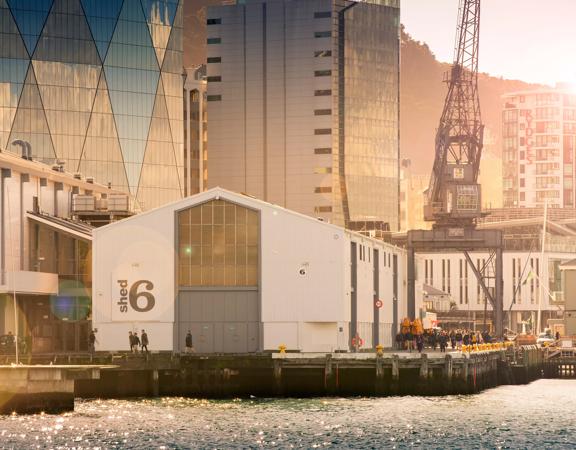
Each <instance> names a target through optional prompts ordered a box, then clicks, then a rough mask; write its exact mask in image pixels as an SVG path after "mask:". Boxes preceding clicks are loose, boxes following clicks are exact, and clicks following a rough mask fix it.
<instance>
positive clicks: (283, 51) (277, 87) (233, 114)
mask: <svg viewBox="0 0 576 450" xmlns="http://www.w3.org/2000/svg"><path fill="white" fill-rule="evenodd" d="M399 16H400V2H399V1H398V0H367V1H363V2H356V1H347V0H246V1H242V2H237V4H236V5H227V6H213V7H209V8H208V13H207V81H208V96H207V108H208V115H209V117H210V128H209V130H208V139H209V141H210V150H209V152H208V160H209V170H208V187H215V186H222V187H225V188H227V189H230V190H233V191H235V192H245V193H248V194H250V195H254V196H256V197H258V198H261V199H263V200H265V201H269V202H272V203H276V204H278V205H282V206H283V207H286V208H289V209H291V210H294V211H298V212H300V213H303V214H306V215H309V216H312V217H321V218H323V219H324V220H325V221H329V222H331V223H335V224H337V225H340V226H345V227H346V228H348V229H356V230H364V229H391V230H394V231H396V230H398V227H399V208H398V197H399V55H400V51H399V50H400V39H399V30H400V28H399V27H400V18H399Z"/></svg>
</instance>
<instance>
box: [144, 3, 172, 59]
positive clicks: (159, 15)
mask: <svg viewBox="0 0 576 450" xmlns="http://www.w3.org/2000/svg"><path fill="white" fill-rule="evenodd" d="M141 1H142V8H143V9H144V14H146V21H147V22H148V26H149V28H150V35H151V36H152V42H153V44H154V49H155V50H156V56H157V58H158V64H159V65H162V61H163V60H164V52H165V51H166V46H167V45H168V39H169V38H170V31H171V29H172V24H173V23H174V16H175V15H176V10H177V8H178V3H177V2H174V1H170V0H141Z"/></svg>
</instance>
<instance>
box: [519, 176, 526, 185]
mask: <svg viewBox="0 0 576 450" xmlns="http://www.w3.org/2000/svg"><path fill="white" fill-rule="evenodd" d="M520 187H526V179H525V178H520Z"/></svg>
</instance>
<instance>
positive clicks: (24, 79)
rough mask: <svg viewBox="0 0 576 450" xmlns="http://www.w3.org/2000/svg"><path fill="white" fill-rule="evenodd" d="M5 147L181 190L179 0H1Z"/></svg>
mask: <svg viewBox="0 0 576 450" xmlns="http://www.w3.org/2000/svg"><path fill="white" fill-rule="evenodd" d="M0 33H2V39H1V45H0V119H1V120H0V149H1V150H2V151H4V150H6V151H16V149H17V147H15V146H13V145H12V142H13V141H14V140H24V141H27V142H29V143H30V144H31V146H32V157H33V158H34V159H36V160H40V161H42V162H45V163H48V164H53V163H55V162H59V163H60V164H64V165H65V168H66V170H67V171H69V172H80V173H82V174H83V175H85V176H90V177H93V178H94V179H95V180H96V181H97V182H100V183H103V184H105V185H106V184H110V185H111V186H112V187H113V188H116V189H120V190H122V191H125V192H128V193H130V194H131V197H132V199H133V200H134V201H135V206H136V208H142V209H148V208H151V207H153V206H157V205H159V204H162V203H165V202H167V201H170V200H174V199H177V198H180V197H181V196H182V193H183V178H184V171H183V167H184V164H183V149H182V139H183V132H182V120H183V118H182V91H183V80H182V1H181V0H0Z"/></svg>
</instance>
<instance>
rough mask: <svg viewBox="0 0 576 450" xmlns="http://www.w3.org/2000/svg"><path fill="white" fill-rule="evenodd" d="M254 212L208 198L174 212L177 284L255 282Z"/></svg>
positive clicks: (257, 225)
mask: <svg viewBox="0 0 576 450" xmlns="http://www.w3.org/2000/svg"><path fill="white" fill-rule="evenodd" d="M259 222H260V219H259V216H258V212H257V211H254V210H251V209H248V208H245V207H243V206H239V205H235V204H233V203H229V202H227V201H224V200H212V201H209V202H207V203H203V204H201V205H197V206H193V207H192V208H188V209H186V210H183V211H180V212H179V213H178V281H179V285H180V286H257V285H258V270H259V261H258V254H259V234H260V223H259Z"/></svg>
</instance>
